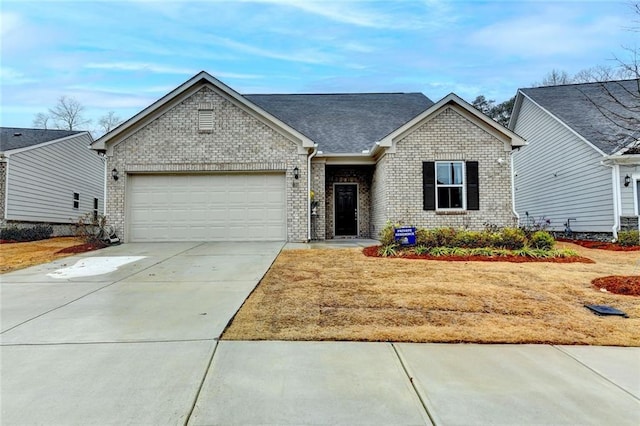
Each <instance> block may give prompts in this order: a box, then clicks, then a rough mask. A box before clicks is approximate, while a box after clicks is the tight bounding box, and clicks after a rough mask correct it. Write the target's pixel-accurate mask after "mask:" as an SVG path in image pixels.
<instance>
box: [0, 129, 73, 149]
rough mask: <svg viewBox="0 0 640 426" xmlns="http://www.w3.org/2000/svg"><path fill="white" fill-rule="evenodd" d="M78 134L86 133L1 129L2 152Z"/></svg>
mask: <svg viewBox="0 0 640 426" xmlns="http://www.w3.org/2000/svg"><path fill="white" fill-rule="evenodd" d="M78 133H85V131H78V130H49V129H23V128H20V127H0V152H5V151H11V150H14V149H20V148H27V147H30V146H34V145H40V144H41V143H45V142H51V141H54V140H56V139H62V138H66V137H68V136H72V135H76V134H78Z"/></svg>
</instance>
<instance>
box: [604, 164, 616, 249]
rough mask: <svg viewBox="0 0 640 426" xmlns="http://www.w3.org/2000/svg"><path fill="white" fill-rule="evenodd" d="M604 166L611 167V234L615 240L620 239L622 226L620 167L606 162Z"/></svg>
mask: <svg viewBox="0 0 640 426" xmlns="http://www.w3.org/2000/svg"><path fill="white" fill-rule="evenodd" d="M601 164H602V165H603V166H607V167H611V184H612V190H613V226H612V227H611V232H612V233H613V239H614V240H617V239H618V227H619V226H620V214H619V210H618V199H619V198H620V196H619V193H620V180H619V176H620V167H619V166H618V165H617V164H606V163H605V162H604V161H603V162H602V163H601Z"/></svg>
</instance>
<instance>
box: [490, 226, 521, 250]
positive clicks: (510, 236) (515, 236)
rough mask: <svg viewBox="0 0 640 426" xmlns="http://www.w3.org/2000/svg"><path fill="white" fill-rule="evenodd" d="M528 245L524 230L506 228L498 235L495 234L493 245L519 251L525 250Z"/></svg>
mask: <svg viewBox="0 0 640 426" xmlns="http://www.w3.org/2000/svg"><path fill="white" fill-rule="evenodd" d="M526 243H527V237H526V235H525V233H524V231H523V230H522V229H519V228H504V229H503V230H502V231H500V232H499V233H498V234H495V238H494V242H493V245H494V246H495V247H497V248H505V249H509V250H518V249H521V248H523V247H524V246H525V244H526Z"/></svg>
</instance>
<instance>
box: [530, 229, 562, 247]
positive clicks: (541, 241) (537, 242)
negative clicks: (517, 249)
mask: <svg viewBox="0 0 640 426" xmlns="http://www.w3.org/2000/svg"><path fill="white" fill-rule="evenodd" d="M555 243H556V240H555V239H554V238H553V236H552V235H551V234H550V233H548V232H547V231H536V232H534V233H533V234H532V235H531V237H530V238H529V246H530V247H532V248H536V249H542V250H551V249H552V248H553V246H554V245H555Z"/></svg>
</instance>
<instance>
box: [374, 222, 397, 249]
mask: <svg viewBox="0 0 640 426" xmlns="http://www.w3.org/2000/svg"><path fill="white" fill-rule="evenodd" d="M393 228H394V225H393V224H392V223H391V222H389V221H387V224H386V225H385V226H384V228H382V230H381V231H380V234H379V235H378V236H379V237H380V244H382V246H388V245H391V244H395V239H394V232H393Z"/></svg>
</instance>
